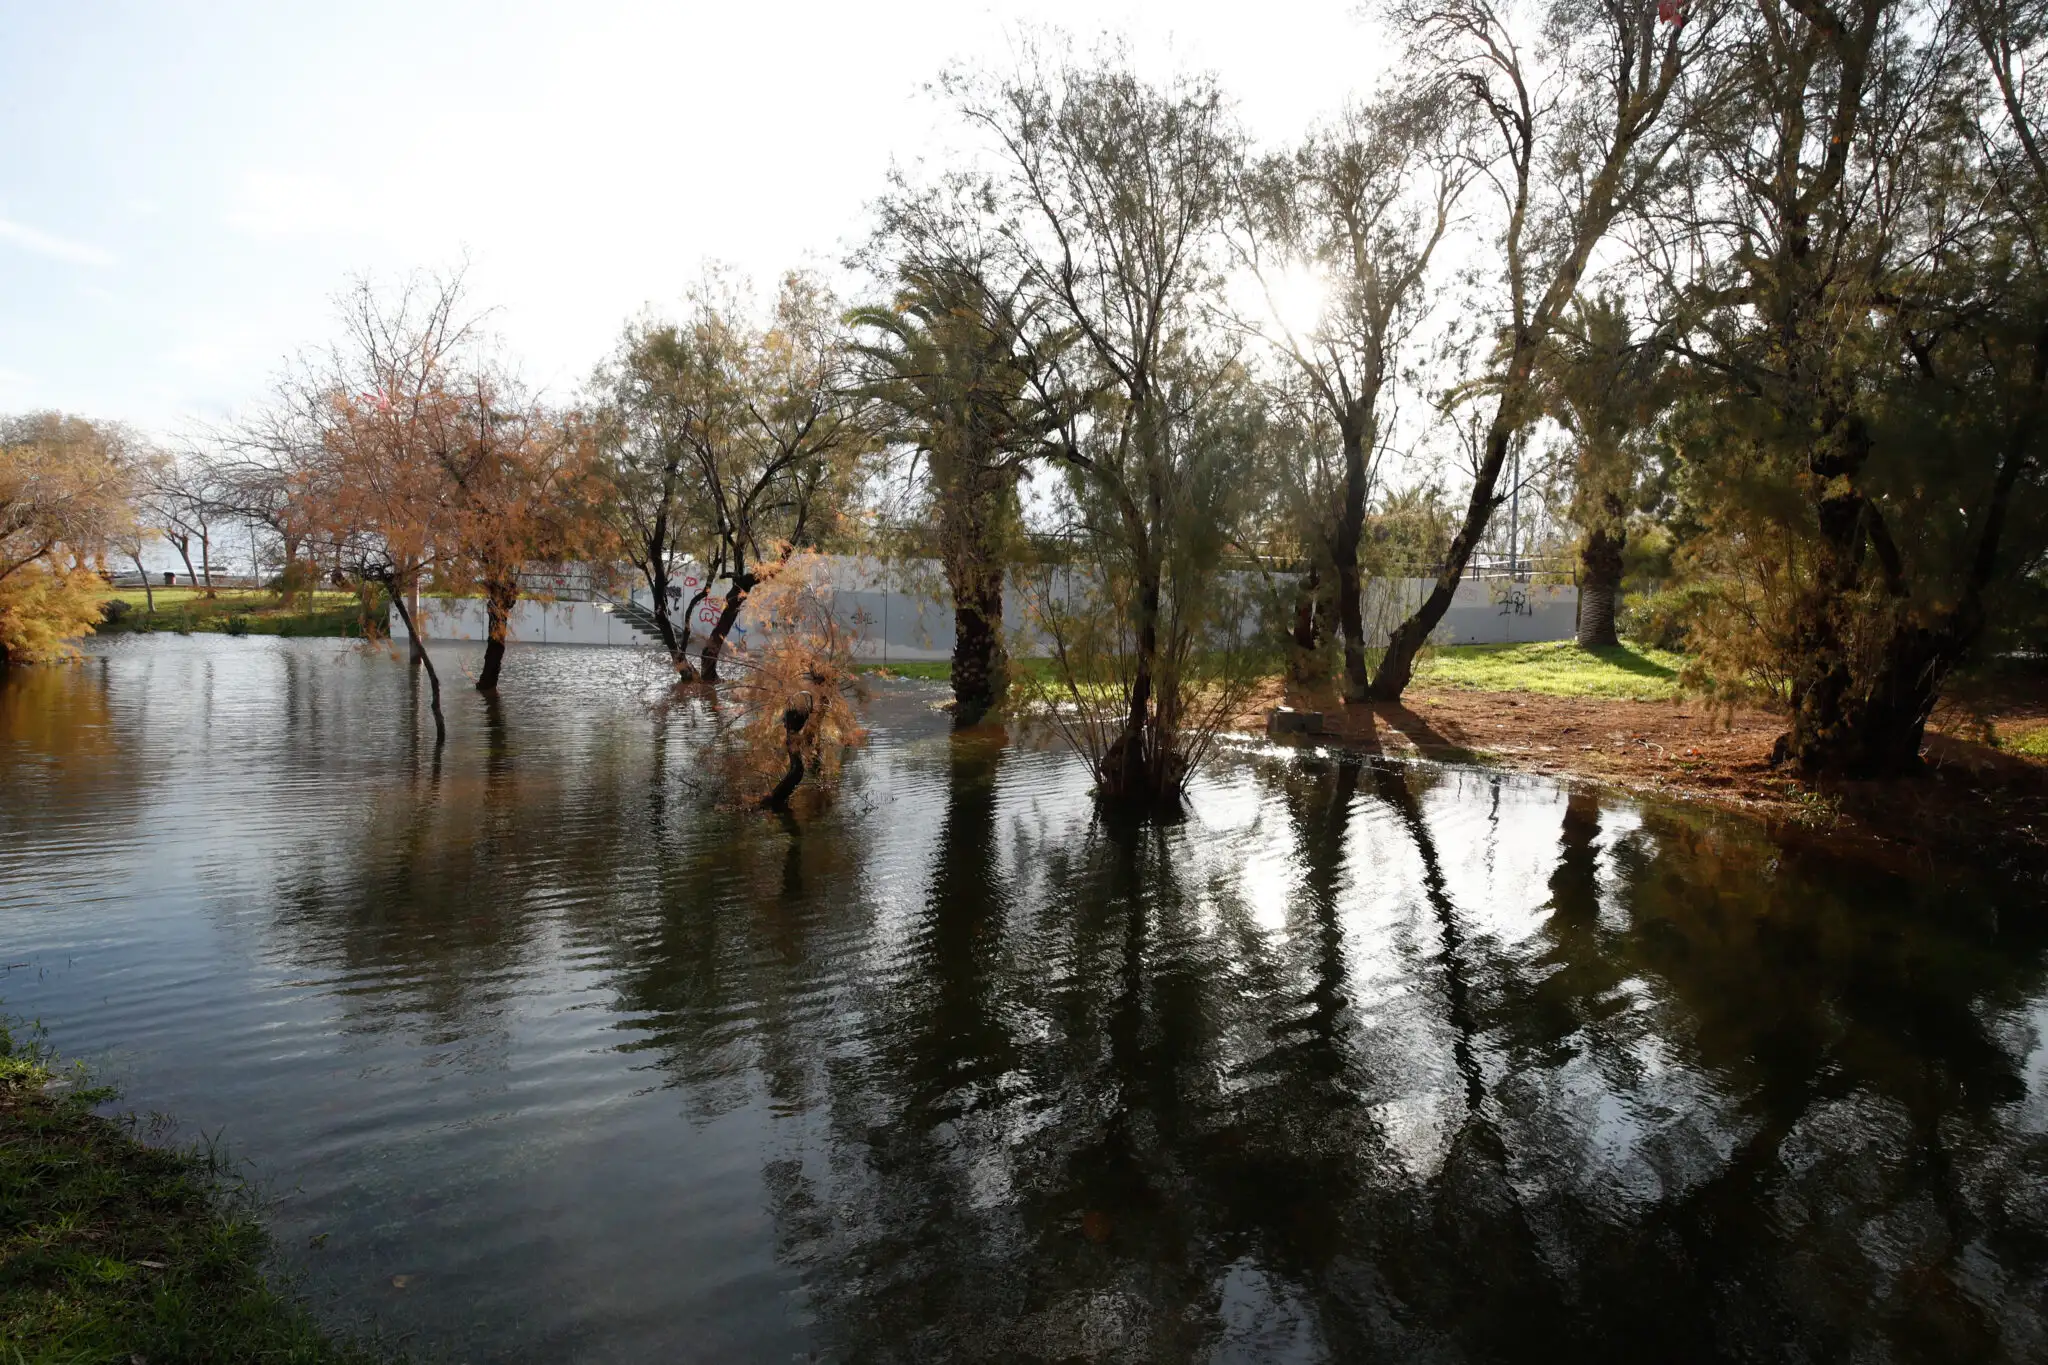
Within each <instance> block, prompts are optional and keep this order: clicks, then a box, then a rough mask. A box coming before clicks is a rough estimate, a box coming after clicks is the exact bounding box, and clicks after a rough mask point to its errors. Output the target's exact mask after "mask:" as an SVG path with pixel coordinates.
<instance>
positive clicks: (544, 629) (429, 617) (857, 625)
mask: <svg viewBox="0 0 2048 1365" xmlns="http://www.w3.org/2000/svg"><path fill="white" fill-rule="evenodd" d="M827 562H828V564H829V581H830V583H831V584H832V587H833V589H834V593H835V605H836V608H837V611H838V614H839V617H840V619H841V620H842V621H844V622H846V623H847V624H848V625H849V626H850V627H851V628H852V629H853V630H854V632H855V634H856V635H857V636H858V637H859V640H860V642H859V644H858V645H857V646H856V648H855V653H856V655H857V656H859V657H863V658H868V659H873V660H876V661H878V662H880V661H887V660H891V659H895V660H903V661H906V662H908V661H915V660H932V659H948V658H951V657H952V653H953V608H952V603H951V602H950V601H949V600H948V599H947V597H946V591H945V578H944V576H943V575H942V574H941V573H940V571H939V567H938V564H937V563H936V562H935V561H924V560H913V561H910V562H908V563H905V564H892V563H889V562H886V561H882V560H877V559H871V558H865V557H861V558H855V557H852V556H832V557H829V558H828V561H827ZM681 582H682V584H683V585H684V591H683V594H682V598H681V601H680V602H678V603H677V605H676V619H677V622H678V624H679V625H680V624H681V607H682V605H683V604H684V603H687V602H688V601H689V599H690V598H691V597H693V596H694V595H695V594H696V591H697V584H696V583H695V582H694V581H692V579H691V577H690V575H689V574H688V573H687V572H686V573H685V574H684V575H682V578H681ZM1432 586H1433V582H1432V580H1430V579H1425V578H1395V579H1374V580H1370V581H1369V582H1368V583H1367V584H1366V594H1365V622H1366V631H1367V633H1368V634H1369V635H1371V634H1378V635H1381V636H1382V637H1383V636H1384V635H1385V633H1386V631H1388V630H1390V629H1392V627H1393V626H1394V625H1396V624H1397V623H1398V622H1399V621H1400V620H1401V619H1402V618H1403V617H1405V616H1406V615H1407V614H1408V613H1409V612H1411V611H1413V610H1414V609H1415V607H1416V606H1418V605H1419V604H1420V603H1421V601H1422V599H1423V598H1424V597H1425V596H1426V595H1427V594H1428V593H1429V590H1430V588H1431V587H1432ZM633 600H634V601H635V602H636V603H638V604H639V605H640V606H642V607H646V608H649V609H652V607H653V598H652V597H651V596H650V595H649V594H648V592H647V590H646V589H645V588H644V587H643V588H639V589H636V590H635V591H634V593H633ZM1578 601H1579V590H1578V589H1577V588H1575V587H1572V586H1570V585H1568V584H1567V585H1557V586H1551V585H1538V584H1532V583H1517V582H1514V581H1511V580H1509V579H1500V578H1489V579H1467V580H1465V581H1464V582H1462V583H1460V584H1459V585H1458V589H1457V594H1456V596H1454V597H1453V598H1452V600H1451V607H1450V610H1449V611H1447V612H1445V613H1444V619H1443V620H1442V621H1441V622H1439V623H1438V625H1437V628H1436V630H1434V631H1433V632H1431V634H1430V640H1431V642H1432V643H1435V644H1444V645H1482V644H1528V643H1531V642H1534V641H1539V640H1569V639H1570V638H1572V634H1573V631H1574V629H1575V627H1576V625H1577V619H1578ZM718 611H719V605H718V603H717V600H716V599H715V598H707V599H706V600H705V601H704V602H703V603H701V604H699V606H698V609H697V613H696V618H695V619H693V620H692V621H691V622H690V626H691V632H692V636H693V641H694V642H698V643H701V642H702V640H703V639H704V637H705V636H706V635H707V634H708V633H709V631H710V629H711V626H712V624H713V623H714V622H716V621H717V619H718ZM391 615H392V620H391V632H392V634H393V635H394V636H403V635H404V634H405V627H404V625H403V623H401V622H400V621H399V620H398V614H397V612H395V611H394V612H393V613H392V614H391ZM420 615H421V617H422V618H423V620H422V624H421V629H422V631H423V632H424V633H425V635H426V637H427V638H428V639H430V640H482V639H483V638H484V634H485V630H484V604H483V601H482V599H480V598H441V597H436V598H422V599H421V600H420ZM748 616H749V613H748V612H747V611H746V610H744V609H743V610H742V611H741V612H740V616H739V620H738V622H737V624H736V627H735V631H734V637H733V638H734V643H735V644H736V645H738V646H739V647H741V648H744V647H745V645H746V637H747V634H748V631H749V628H750V623H749V621H748ZM511 624H512V638H513V639H515V640H521V641H526V642H528V643H534V644H575V645H646V644H651V643H653V641H652V639H651V637H649V636H646V635H643V634H641V633H640V632H638V631H636V630H634V629H633V628H632V627H631V626H629V625H627V624H626V623H625V622H624V621H622V620H620V619H618V618H617V617H616V616H614V615H613V614H612V611H611V607H610V604H609V603H603V602H531V601H521V602H520V603H518V604H517V605H516V606H515V607H514V608H513V611H512V623H511ZM1003 625H1004V627H1005V629H1006V630H1007V631H1008V632H1009V634H1010V635H1011V636H1012V637H1013V638H1014V639H1016V641H1017V643H1016V646H1015V648H1014V652H1015V653H1017V654H1019V655H1022V656H1029V655H1031V654H1032V653H1033V652H1034V650H1033V648H1032V642H1031V639H1030V638H1029V637H1030V635H1031V633H1032V632H1031V631H1030V629H1029V623H1028V620H1027V614H1026V612H1025V608H1024V599H1023V595H1022V594H1021V593H1020V592H1019V591H1018V590H1017V589H1016V587H1015V586H1011V587H1009V588H1007V589H1006V590H1005V591H1004V594H1003ZM1037 652H1043V647H1040V649H1039V650H1038V651H1037Z"/></svg>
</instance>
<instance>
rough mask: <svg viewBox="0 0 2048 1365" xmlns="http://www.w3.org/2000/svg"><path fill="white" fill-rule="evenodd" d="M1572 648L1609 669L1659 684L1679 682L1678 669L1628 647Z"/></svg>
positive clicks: (1577, 646)
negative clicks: (1653, 679)
mask: <svg viewBox="0 0 2048 1365" xmlns="http://www.w3.org/2000/svg"><path fill="white" fill-rule="evenodd" d="M1572 648H1573V649H1575V650H1577V651H1578V652H1579V653H1581V654H1590V655H1592V656H1593V657H1594V658H1596V659H1598V660H1599V661H1600V662H1601V663H1603V664H1606V665H1607V666H1608V667H1609V668H1616V669H1619V670H1621V671H1622V672H1623V673H1632V674H1634V675H1635V676H1636V677H1638V678H1655V679H1657V680H1658V681H1659V682H1676V681H1678V670H1677V669H1675V668H1671V667H1669V666H1667V665H1665V664H1660V663H1658V662H1657V661H1656V660H1655V659H1652V658H1651V657H1649V656H1648V655H1647V654H1640V653H1638V652H1636V651H1635V650H1633V649H1631V648H1629V647H1628V646H1627V645H1596V646H1595V647H1593V648H1591V649H1587V648H1586V647H1585V646H1583V645H1574V646H1572Z"/></svg>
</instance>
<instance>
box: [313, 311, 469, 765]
mask: <svg viewBox="0 0 2048 1365" xmlns="http://www.w3.org/2000/svg"><path fill="white" fill-rule="evenodd" d="M461 298H462V284H461V279H460V277H459V276H455V277H445V278H438V279H434V278H427V277H417V276H416V277H413V278H411V279H408V280H407V281H406V282H405V283H404V284H403V285H402V286H401V287H400V288H399V289H398V291H397V292H396V293H395V294H394V295H392V296H390V297H385V296H383V295H380V294H379V293H378V292H377V291H376V289H375V288H373V286H372V285H371V283H370V282H369V281H368V280H358V281H357V282H356V283H355V285H354V287H353V288H352V289H351V290H350V291H349V293H348V294H347V295H345V296H344V298H343V301H342V316H343V339H342V341H341V342H340V343H338V344H337V345H336V346H335V347H334V348H333V349H332V350H331V352H330V353H329V355H328V357H327V358H326V361H325V362H324V363H323V364H321V365H319V366H318V367H317V368H314V369H312V370H311V372H310V373H308V374H307V375H306V376H304V378H303V379H302V381H301V383H302V385H303V386H304V387H306V388H308V389H310V390H311V391H312V393H313V396H314V400H315V401H312V402H309V403H308V404H307V407H308V409H309V410H311V411H315V412H317V413H318V419H319V423H320V429H321V445H320V450H319V453H318V454H317V455H316V456H315V457H314V458H313V459H312V461H311V462H310V465H309V467H308V468H307V469H306V470H305V471H304V472H303V473H302V474H301V476H300V485H299V490H298V496H299V498H300V500H301V503H302V506H303V507H304V509H305V511H304V520H305V521H306V523H307V524H309V525H312V526H314V527H317V528H319V531H318V534H319V536H320V538H321V539H323V540H324V541H326V542H327V544H328V545H329V546H330V547H331V553H332V555H333V557H334V559H335V561H336V562H337V563H339V564H341V565H342V566H343V567H344V569H345V571H347V572H349V573H352V574H353V575H354V576H355V577H356V578H358V579H360V580H362V581H364V582H371V583H377V584H380V585H381V586H382V587H383V588H384V590H385V592H386V593H387V594H388V595H389V597H390V599H391V605H392V607H393V609H394V610H396V611H397V612H398V617H399V620H400V621H402V622H403V623H404V624H405V629H406V633H407V635H409V636H410V637H411V658H412V661H413V662H414V663H415V664H417V665H420V666H422V667H424V668H425V669H426V672H427V680H428V683H429V685H430V688H431V697H432V710H433V713H434V736H435V742H436V743H437V744H438V743H440V742H441V741H443V740H445V739H446V738H447V736H448V726H447V721H446V719H445V718H444V717H443V715H442V712H441V677H440V673H439V672H438V671H437V670H436V669H435V667H434V661H433V659H432V658H431V657H430V656H429V655H428V653H427V648H426V642H425V641H424V640H422V639H421V637H420V629H419V622H418V619H417V616H416V612H415V610H414V608H415V607H416V606H417V604H418V601H419V589H420V584H421V581H422V579H423V578H424V577H425V575H426V574H427V573H428V572H429V571H430V570H431V569H433V568H435V567H436V566H438V565H439V564H440V563H442V562H443V561H444V560H451V559H453V558H454V557H455V556H456V554H457V553H458V550H459V546H460V543H461V525H460V512H461V509H460V505H459V499H458V497H457V496H456V490H455V489H454V488H453V485H452V483H451V481H450V479H449V477H448V469H447V462H446V459H445V458H444V457H445V456H446V455H447V454H448V452H450V451H451V450H454V449H456V448H459V447H460V446H462V445H463V444H464V443H465V442H466V440H467V437H468V434H469V429H470V423H469V420H468V414H467V411H466V409H467V407H468V400H467V398H466V395H465V393H464V392H463V390H464V387H465V386H464V384H463V383H462V379H461V377H460V368H461V359H462V355H463V352H464V350H465V349H467V348H468V347H469V346H470V345H471V344H472V342H473V340H474V333H475V331H476V325H475V323H474V322H472V321H465V320H458V317H457V310H458V308H459V307H460V304H461Z"/></svg>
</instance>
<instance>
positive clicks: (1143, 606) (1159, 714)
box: [1095, 565, 1186, 805]
mask: <svg viewBox="0 0 2048 1365" xmlns="http://www.w3.org/2000/svg"><path fill="white" fill-rule="evenodd" d="M1161 598H1162V592H1161V585H1160V577H1159V571H1158V569H1156V568H1154V567H1152V566H1150V565H1147V567H1146V568H1145V569H1144V571H1143V574H1142V577H1141V581H1140V586H1139V589H1138V639H1137V658H1136V661H1135V668H1134V671H1133V675H1132V678H1131V706H1130V710H1129V712H1128V713H1127V714H1126V716H1125V718H1124V728H1123V733H1122V734H1120V735H1118V736H1117V738H1116V741H1115V742H1114V743H1112V744H1111V745H1110V746H1109V750H1108V752H1106V753H1105V754H1103V756H1102V762H1101V765H1100V766H1099V767H1098V768H1097V770H1096V774H1095V776H1096V780H1097V781H1098V783H1099V784H1100V785H1099V786H1098V788H1097V790H1098V791H1099V792H1100V793H1101V794H1102V795H1103V796H1106V797H1109V798H1111V799H1113V800H1118V801H1135V802H1138V803H1140V804H1143V805H1171V804H1172V803H1173V802H1174V801H1175V800H1177V799H1178V797H1179V795H1180V785H1181V781H1182V779H1183V778H1184V777H1185V776H1186V764H1185V762H1184V761H1183V760H1182V758H1181V756H1180V754H1179V753H1177V752H1176V751H1175V749H1174V733H1173V731H1174V725H1173V717H1172V716H1171V715H1169V714H1168V712H1167V708H1165V707H1164V706H1162V705H1160V704H1159V703H1160V701H1161V700H1162V699H1164V698H1165V697H1166V688H1165V687H1163V686H1162V685H1161V684H1162V680H1161V678H1160V676H1159V672H1160V670H1159V609H1160V603H1161Z"/></svg>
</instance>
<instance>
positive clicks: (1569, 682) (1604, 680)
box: [1415, 640, 1683, 701]
mask: <svg viewBox="0 0 2048 1365" xmlns="http://www.w3.org/2000/svg"><path fill="white" fill-rule="evenodd" d="M1682 662H1683V660H1682V659H1681V658H1680V656H1678V655H1676V654H1670V653H1666V652H1665V651H1663V650H1660V649H1643V648H1640V647H1638V646H1636V645H1627V644H1624V645H1620V646H1617V647H1615V648H1612V649H1580V648H1579V647H1578V646H1577V645H1576V644H1574V643H1572V642H1571V641H1570V640H1556V641H1550V642H1547V643H1544V644H1535V645H1444V646H1439V647H1437V648H1434V649H1431V650H1430V651H1429V652H1428V654H1426V655H1425V656H1424V657H1423V659H1422V662H1421V663H1420V665H1419V666H1418V667H1417V668H1416V670H1415V681H1416V682H1417V683H1420V684H1422V685H1423V686H1437V687H1464V688H1470V689H1472V690H1473V691H1476V692H1541V693H1544V694H1545V695H1548V696H1553V697H1616V698H1624V699H1633V700H1637V701H1665V700H1668V699H1669V698H1672V697H1675V696H1677V695H1678V690H1679V689H1678V669H1679V665H1680V664H1681V663H1682Z"/></svg>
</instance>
